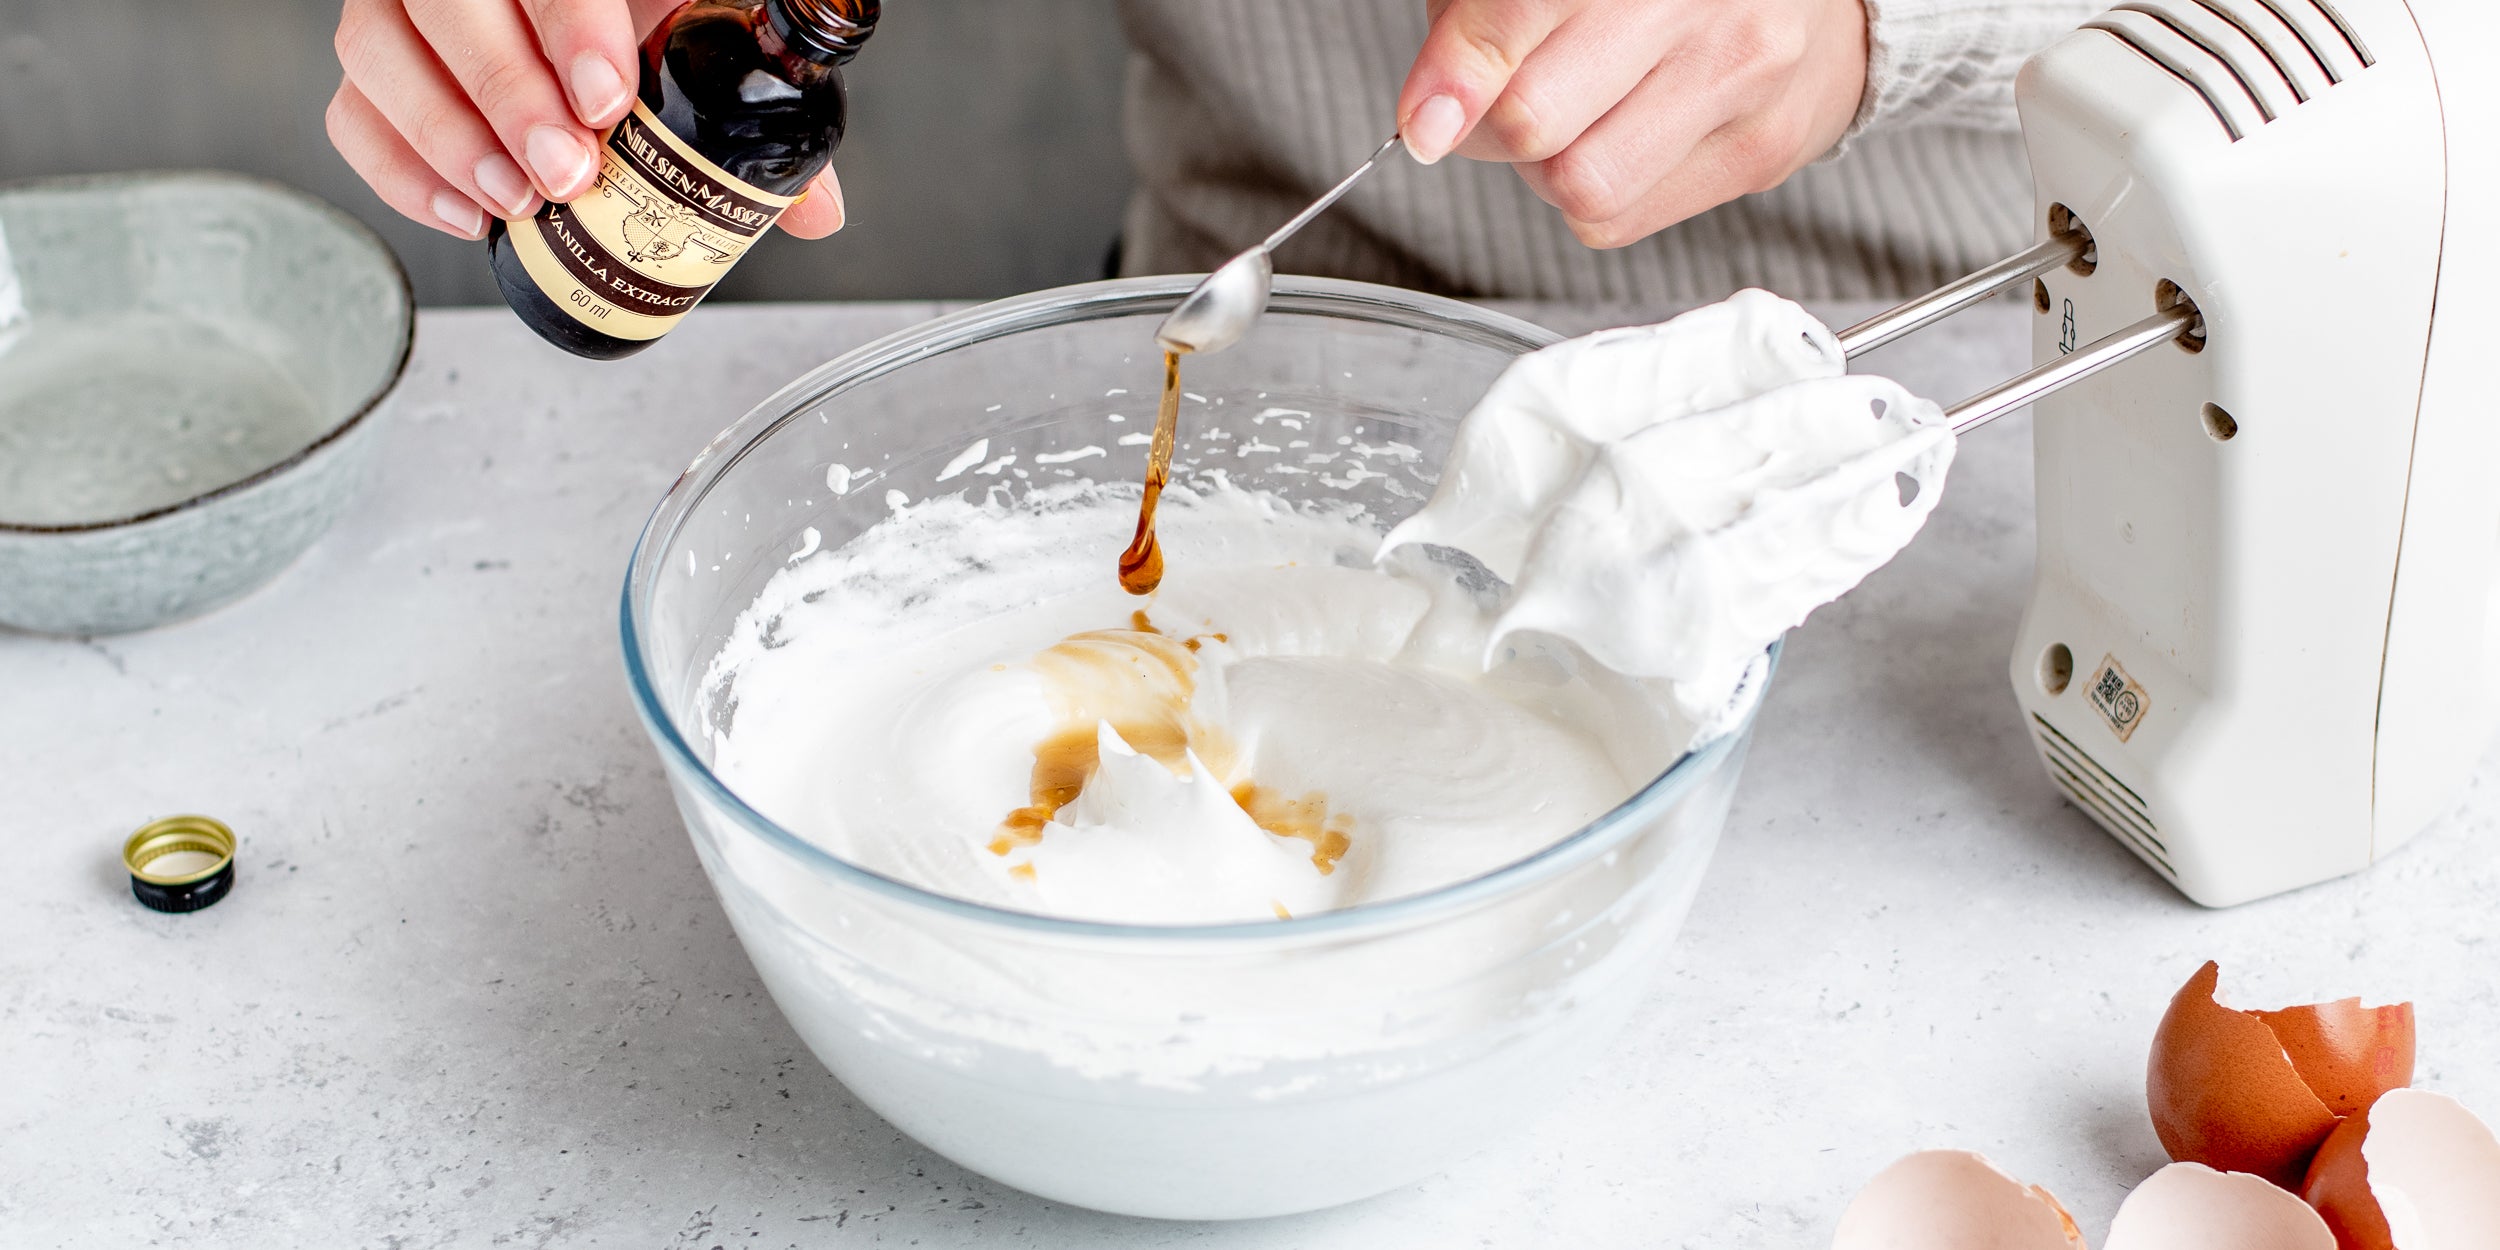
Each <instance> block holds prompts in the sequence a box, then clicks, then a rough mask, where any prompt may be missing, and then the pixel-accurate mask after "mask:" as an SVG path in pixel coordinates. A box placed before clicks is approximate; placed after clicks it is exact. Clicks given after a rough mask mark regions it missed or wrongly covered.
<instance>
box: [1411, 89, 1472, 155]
mask: <svg viewBox="0 0 2500 1250" xmlns="http://www.w3.org/2000/svg"><path fill="white" fill-rule="evenodd" d="M1466 124H1467V110H1466V109H1464V108H1461V107H1459V103H1458V99H1457V97H1455V96H1446V95H1437V96H1434V97H1432V98H1431V99H1429V100H1426V101H1424V102H1423V103H1421V104H1418V105H1416V106H1415V112H1414V113H1413V114H1412V115H1411V116H1409V117H1408V118H1407V119H1406V124H1405V125H1404V126H1402V127H1399V129H1398V133H1399V135H1400V136H1402V137H1403V138H1405V140H1406V151H1407V153H1408V155H1411V156H1413V157H1414V158H1415V159H1416V160H1417V161H1419V162H1421V163H1423V164H1426V165H1429V164H1431V163H1433V162H1434V161H1437V160H1440V159H1441V158H1442V157H1444V156H1448V155H1449V154H1450V149H1451V148H1453V147H1456V146H1457V145H1458V128H1459V127H1461V126H1464V125H1466Z"/></svg>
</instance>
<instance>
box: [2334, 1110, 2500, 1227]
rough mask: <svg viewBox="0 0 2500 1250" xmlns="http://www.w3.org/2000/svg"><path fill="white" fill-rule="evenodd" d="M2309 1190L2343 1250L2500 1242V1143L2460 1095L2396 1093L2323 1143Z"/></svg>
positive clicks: (2352, 1120)
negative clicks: (2456, 1097) (2462, 1101)
mask: <svg viewBox="0 0 2500 1250" xmlns="http://www.w3.org/2000/svg"><path fill="white" fill-rule="evenodd" d="M2301 1196H2302V1197H2303V1198H2306V1199H2308V1200H2309V1204H2310V1205H2311V1206H2313V1207H2316V1208H2317V1209H2318V1214H2319V1215H2321V1216H2323V1217H2324V1218H2325V1222H2326V1224H2327V1225H2328V1226H2329V1227H2330V1228H2332V1229H2333V1230H2334V1234H2335V1237H2336V1240H2337V1243H2338V1244H2339V1245H2341V1246H2342V1247H2343V1248H2344V1250H2469V1248H2471V1250H2479V1248H2481V1247H2487V1246H2493V1245H2500V1140H2495V1139H2494V1138H2493V1136H2492V1132H2491V1129H2490V1127H2489V1126H2488V1125H2486V1124H2484V1123H2483V1122H2482V1121H2481V1120H2480V1119H2477V1118H2476V1117H2475V1115H2474V1113H2473V1112H2471V1111H2468V1110H2466V1109H2465V1107H2464V1106H2463V1105H2462V1104H2460V1103H2458V1102H2457V1101H2456V1100H2455V1099H2453V1098H2449V1097H2447V1096H2445V1095H2442V1094H2433V1093H2427V1092H2425V1091H2422V1090H2416V1089H2397V1090H2389V1091H2388V1092H2387V1093H2386V1094H2385V1095H2384V1096H2382V1097H2381V1098H2380V1099H2379V1100H2378V1102H2377V1103H2376V1104H2374V1105H2373V1106H2371V1107H2370V1108H2369V1110H2368V1111H2367V1112H2366V1113H2363V1114H2357V1115H2354V1116H2352V1117H2351V1118H2349V1119H2347V1120H2345V1121H2344V1123H2343V1124H2342V1125H2340V1126H2338V1127H2337V1128H2336V1130H2335V1132H2334V1133H2333V1134H2332V1135H2330V1136H2329V1137H2328V1138H2327V1140H2326V1144H2325V1145H2323V1146H2320V1147H2319V1148H2318V1155H2317V1158H2316V1159H2315V1160H2314V1161H2312V1162H2311V1163H2310V1165H2309V1176H2308V1179H2307V1180H2306V1181H2305V1182H2304V1183H2303V1184H2302V1185H2301Z"/></svg>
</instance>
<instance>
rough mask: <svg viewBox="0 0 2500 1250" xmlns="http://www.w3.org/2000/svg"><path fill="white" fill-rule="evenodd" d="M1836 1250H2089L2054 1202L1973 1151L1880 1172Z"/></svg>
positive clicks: (1848, 1218)
mask: <svg viewBox="0 0 2500 1250" xmlns="http://www.w3.org/2000/svg"><path fill="white" fill-rule="evenodd" d="M1832 1250H2085V1248H2084V1243H2083V1230H2081V1229H2079V1228H2077V1227H2076V1226H2075V1221H2074V1217H2073V1216H2070V1215H2068V1214H2066V1208H2065V1207H2063V1206H2061V1205H2059V1203H2058V1201H2057V1199H2056V1197H2055V1196H2054V1195H2052V1194H2050V1193H2049V1191H2047V1190H2045V1189H2042V1188H2040V1187H2039V1186H2037V1185H2025V1184H2024V1183H2022V1182H2021V1181H2019V1180H2016V1179H2014V1178H2013V1177H2012V1176H2009V1175H2007V1174H2006V1173H2005V1171H2004V1170H2003V1169H2002V1168H1999V1167H1998V1166H1997V1165H1995V1164H1993V1163H1990V1162H1989V1161H1988V1160H1987V1159H1986V1158H1984V1157H1982V1156H1980V1155H1976V1154H1972V1153H1971V1152H1970V1151H1967V1150H1922V1151H1920V1152H1918V1153H1917V1154H1913V1155H1907V1156H1904V1157H1903V1158H1901V1159H1900V1160H1898V1161H1897V1162H1895V1163H1894V1164H1893V1165H1892V1166H1891V1167H1888V1168H1885V1169H1884V1170H1883V1171H1881V1172H1879V1173H1876V1175H1875V1179H1873V1180H1871V1181H1868V1182H1867V1183H1866V1188H1864V1189H1862V1190H1859V1191H1858V1196H1857V1197H1856V1198H1854V1199H1851V1200H1850V1202H1849V1209H1848V1210H1847V1211H1844V1212H1842V1213H1841V1216H1840V1227H1839V1229H1838V1230H1837V1231H1835V1232H1834V1233H1833V1234H1832Z"/></svg>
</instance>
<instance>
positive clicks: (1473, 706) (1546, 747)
mask: <svg viewBox="0 0 2500 1250" xmlns="http://www.w3.org/2000/svg"><path fill="white" fill-rule="evenodd" d="M1843 365H1844V358H1843V355H1842V353H1841V351H1840V349H1839V346H1838V344H1837V343H1836V342H1835V341H1834V340H1833V338H1832V336H1831V334H1830V332H1829V331H1828V330H1827V329H1825V328H1824V327H1823V326H1822V324H1821V323H1820V322H1818V321H1816V320H1815V319H1814V318H1813V317H1811V316H1809V315H1808V314H1806V313H1805V312H1804V311H1803V310H1802V309H1800V308H1798V307H1797V306H1796V305H1794V304H1791V303H1789V302H1787V301H1785V300H1781V299H1778V298H1777V297H1774V296H1770V295H1767V294H1765V293H1762V292H1746V293H1744V294H1741V295H1739V296H1738V297H1736V298H1735V299H1733V300H1730V301H1728V302H1726V303H1724V304H1720V305H1714V306H1712V307H1709V308H1705V309H1701V310H1699V311H1697V312H1694V313H1691V314H1687V315H1686V316H1684V317H1681V318H1678V319H1677V320H1675V321H1672V322H1669V323H1667V324H1665V325H1662V326H1654V327H1641V328H1637V329H1631V330H1620V331H1608V332H1604V333H1601V334H1598V335H1593V336H1589V337H1587V338H1583V339H1576V340H1571V341H1568V342H1564V343H1560V344H1556V345H1555V346H1553V347H1549V348H1546V349H1543V350H1541V351H1538V352H1534V353H1531V354H1530V355H1528V356H1525V357H1523V358H1521V360H1520V361H1519V362H1518V363H1516V364H1515V365H1513V366H1512V368H1511V369H1510V370H1509V371H1508V372H1506V373H1505V374H1504V375H1503V376H1502V378H1501V379H1500V380H1499V381H1498V382H1496V383H1495V384H1494V386H1493V388H1492V389H1491V390H1490V391H1489V392H1488V393H1487V395H1486V396H1485V398H1484V400H1483V401H1482V402H1481V403H1480V404H1478V405H1477V406H1476V408H1475V409H1474V410H1473V411H1472V412H1471V413H1470V415H1469V416H1468V417H1467V419H1466V421H1465V422H1464V423H1463V424H1462V425H1461V426H1460V429H1459V432H1458V438H1457V441H1456V444H1455V446H1454V447H1453V450H1452V452H1451V454H1450V457H1449V460H1448V462H1447V463H1446V464H1445V465H1444V466H1443V471H1442V474H1441V478H1440V481H1439V485H1438V487H1437V489H1436V491H1435V493H1434V495H1433V497H1432V498H1431V500H1430V501H1428V502H1427V503H1426V504H1425V506H1424V507H1423V508H1422V509H1421V510H1419V511H1417V512H1416V513H1414V514H1413V515H1412V516H1410V517H1408V518H1406V519H1405V520H1404V522H1403V523H1402V524H1401V525H1399V526H1398V527H1397V528H1396V529H1395V530H1394V531H1391V532H1390V533H1388V534H1387V537H1386V541H1385V542H1384V541H1383V536H1382V529H1383V527H1382V524H1381V521H1380V518H1376V517H1374V516H1372V515H1370V514H1368V513H1367V512H1366V511H1365V510H1364V509H1362V508H1361V507H1358V506H1353V505H1351V504H1348V505H1343V506H1331V505H1328V504H1325V503H1319V502H1312V501H1303V502H1300V503H1295V502H1289V501H1287V500H1285V499H1283V498H1281V497H1279V496H1277V495H1274V494H1270V493H1265V492H1261V491H1255V490H1249V489H1244V488H1242V487H1239V486H1236V485H1234V484H1233V483H1232V482H1231V480H1230V479H1229V478H1228V477H1227V476H1226V475H1225V474H1224V473H1223V471H1222V470H1221V469H1220V468H1219V469H1214V470H1211V471H1205V470H1202V471H1200V472H1198V473H1197V474H1195V475H1194V477H1192V478H1190V479H1188V480H1185V481H1183V482H1176V483H1175V484H1174V486H1173V488H1172V491H1171V494H1170V495H1169V496H1168V497H1167V501H1166V502H1167V505H1168V506H1167V507H1166V509H1165V511H1164V514H1163V515H1164V520H1163V542H1164V545H1165V548H1166V550H1167V552H1168V555H1167V562H1168V563H1167V567H1168V569H1169V572H1168V574H1167V575H1166V577H1165V579H1164V581H1163V583H1162V585H1161V587H1160V588H1159V589H1158V590H1156V591H1155V592H1154V593H1153V594H1152V595H1149V596H1145V597H1132V596H1131V595H1130V594H1128V593H1127V592H1126V591H1125V590H1123V588H1122V585H1121V582H1120V580H1119V579H1118V578H1117V577H1115V576H1114V575H1113V567H1112V564H1113V557H1114V555H1115V554H1116V553H1118V552H1119V551H1120V550H1121V548H1122V545H1123V543H1124V542H1125V541H1126V539H1127V537H1128V531H1129V527H1130V525H1131V523H1132V521H1133V519H1134V518H1135V516H1136V511H1137V503H1136V499H1137V495H1136V491H1135V488H1134V487H1133V486H1131V485H1130V484H1127V483H1098V482H1091V481H1085V480H1081V479H1078V480H1067V481H1063V482H1059V483H1056V484H1050V485H1034V486H1031V487H1029V488H1026V489H1023V490H1021V491H1011V490H1008V489H1005V488H1004V484H1003V481H1001V479H999V478H998V477H997V476H996V474H997V468H998V465H997V464H996V463H993V464H991V465H985V466H983V467H982V468H981V469H978V470H974V473H975V475H976V476H977V475H980V474H988V475H989V477H988V478H987V480H986V481H985V482H984V484H983V485H980V486H974V487H968V488H966V489H963V490H961V491H959V492H957V493H954V494H942V495H935V496H932V497H930V498H927V499H924V500H921V501H919V502H916V503H914V502H910V501H908V500H902V499H899V498H898V499H895V500H892V501H891V503H892V513H891V515H890V516H889V518H888V519H887V520H885V521H884V522H882V523H880V524H878V525H875V526H874V527H872V528H870V529H869V530H868V531H867V532H866V533H863V534H861V535H859V536H858V537H857V538H855V539H853V540H852V541H850V542H848V543H844V544H841V545H840V546H838V547H836V548H834V549H831V550H813V549H812V544H810V545H809V548H810V549H808V550H805V552H804V554H803V556H802V557H798V558H794V561H793V563H792V564H791V565H790V567H788V568H786V569H784V570H783V571H782V572H780V573H779V574H778V575H776V576H775V577H773V578H772V580H771V581H770V582H769V583H768V584H767V585H766V586H765V587H764V589H763V591H762V593H761V594H759V595H758V596H757V597H756V599H755V600H754V602H753V603H752V604H750V605H749V606H748V607H747V608H746V610H745V611H744V612H743V613H742V614H741V615H740V617H739V619H738V621H737V624H736V626H735V627H734V629H733V631H732V634H731V637H730V639H729V641H728V642H727V644H726V645H724V646H723V647H722V649H721V650H720V652H719V653H718V654H717V655H716V656H715V657H714V658H713V660H712V662H711V666H710V669H709V671H708V673H707V675H706V680H705V685H706V687H707V688H708V689H711V690H713V691H715V692H716V694H717V695H718V696H719V697H717V698H716V699H715V700H714V703H715V704H716V705H717V706H719V707H721V708H723V709H724V711H723V713H722V714H721V715H720V716H719V717H718V718H717V720H716V722H715V723H712V724H710V725H708V726H707V728H708V730H709V732H710V736H711V738H712V746H713V752H714V756H713V768H714V771H715V772H716V773H717V775H718V776H719V777H720V778H721V780H722V781H723V782H725V783H726V784H727V785H728V786H729V787H730V788H731V789H733V790H734V791H736V792H737V793H738V794H739V795H740V796H741V797H743V798H744V799H746V800H747V802H749V803H750V804H752V805H753V806H754V807H755V808H756V809H757V810H758V811H760V812H762V813H764V814H765V815H766V816H768V817H770V818H771V819H773V820H774V821H775V822H777V823H779V824H781V825H782V826H784V827H785V828H788V829H790V830H792V831H793V832H795V833H797V834H798V835H800V836H801V837H803V838H806V839H808V840H809V841H811V842H814V843H815V844H816V845H818V846H820V847H822V848H823V849H825V850H827V851H829V852H831V853H833V854H835V855H837V856H839V857H841V858H842V859H845V860H848V861H850V862H851V863H854V864H856V865H859V866H861V867H864V868H868V869H870V870H872V871H875V872H878V873H881V874H883V875H886V876H889V877H892V878H895V879H898V880H901V881H905V882H909V883H912V884H914V885H918V886H920V887H922V888H925V889H930V890H934V891H937V892H940V893H944V894H947V895H951V896H953V897H956V898H959V899H964V900H969V901H972V902H977V903H982V904H987V905H990V906H994V907H999V908H1003V909H1007V910H1013V911H1024V912H1033V913H1040V914H1045V915H1051V916H1058V917H1065V918H1072V919H1083V920H1096V921H1108V922H1114V923H1129V924H1205V923H1214V922H1223V921H1239V920H1257V919H1266V918H1290V917H1293V916H1300V915H1307V914H1312V913H1316V912H1324V911H1333V910H1337V909H1340V908H1345V907H1350V906H1354V905H1357V904H1361V903H1366V902H1372V901H1377V900H1385V899H1393V898H1399V897H1405V896H1409V895H1414V894H1419V893H1423V892H1426V891H1430V890H1434V889H1437V888H1439V887H1442V886H1446V885H1450V884H1453V883H1456V882H1460V881H1464V880H1467V879H1469V878H1472V877H1476V876H1479V875H1482V874H1484V873H1487V872H1490V871H1493V870H1495V869H1497V868H1500V867H1501V866H1503V865H1505V864H1509V863H1513V862H1515V861H1518V860H1520V859H1523V858H1525V857H1527V856H1529V855H1531V854H1533V853H1535V852H1536V851H1538V850H1539V849H1541V848H1543V847H1545V846H1547V845H1549V844H1551V843H1553V842H1555V841H1557V840H1559V839H1561V838H1563V837H1565V836H1567V835H1569V834H1570V833H1572V832H1573V831H1575V830H1577V829H1580V828H1582V827H1583V826H1586V825H1587V824H1589V823H1590V822H1591V821H1592V820H1595V819H1596V818H1597V817H1599V816H1600V815H1602V814H1603V813H1605V812H1607V811H1608V810H1609V809H1611V808H1613V807H1615V806H1616V805H1617V804H1619V803H1621V802H1623V801H1624V800H1625V799H1626V798H1627V797H1629V796H1630V795H1632V794H1633V793H1634V792H1635V791H1637V790H1639V789H1640V788H1641V787H1642V786H1643V785H1645V784H1647V783H1648V781H1649V780H1650V779H1651V778H1653V777H1656V776H1658V775H1659V774H1660V773H1662V772H1663V771H1665V770H1666V769H1667V767H1668V766H1669V765H1670V764H1672V763H1673V762H1674V761H1675V760H1676V759H1677V758H1678V757H1679V756H1681V755H1682V754H1683V753H1684V752H1685V751H1687V750H1688V749H1690V748H1691V747H1692V746H1693V745H1694V744H1695V743H1696V742H1698V741H1701V740H1704V739H1706V738H1708V737H1710V736H1711V735H1713V734H1715V733H1717V732H1720V731H1722V730H1723V729H1725V728H1726V727H1727V726H1729V725H1731V724H1733V723H1735V722H1737V721H1738V720H1740V719H1741V718H1742V716H1743V714H1744V713H1745V712H1746V711H1747V710H1748V709H1749V707H1750V702H1751V700H1752V699H1753V698H1754V697H1756V696H1757V694H1758V692H1759V689H1760V686H1761V678H1762V676H1763V669H1764V665H1765V663H1766V658H1765V655H1764V651H1765V649H1766V648H1767V647H1768V646H1769V645H1770V643H1771V642H1772V641H1773V640H1774V639H1776V638H1777V636H1778V635H1779V634H1780V633H1781V632H1783V631H1784V630H1786V629H1787V628H1789V627H1790V626H1793V625H1794V624H1796V623H1797V622H1798V621H1799V620H1800V619H1802V618H1803V617H1804V615H1805V614H1806V613H1807V612H1808V611H1811V610H1812V609H1813V608H1814V607H1815V606H1817V605H1818V604H1820V603H1823V602H1825V601H1828V600H1829V599H1831V598H1833V597H1835V596H1836V595H1838V594H1840V593H1842V592H1844V591H1846V590H1847V589H1849V588H1850V587H1851V586H1854V585H1855V584H1856V583H1857V581H1858V580H1859V579H1860V578H1862V577H1864V576H1865V575H1866V573H1868V572H1870V571H1871V570H1872V569H1874V568H1875V567H1877V566H1879V565H1881V564H1882V563H1883V562H1884V561H1886V560H1888V559H1890V558H1891V556H1892V554H1893V553H1894V552H1896V551H1898V550H1899V549H1900V547H1901V546H1902V545H1903V544H1905V543H1906V542H1907V541H1908V540H1909V539H1910V537H1912V536H1913V535H1914V534H1915V533H1916V532H1917V530H1918V528H1919V526H1920V524H1921V523H1922V522H1923V521H1924V519H1925V517H1926V515H1927V513H1928V512H1929V511H1930V510H1931V509H1932V508H1933V507H1934V506H1935V502H1936V499H1937V497H1938V495H1939V494H1940V493H1941V489H1940V488H1941V486H1942V482H1943V476H1944V472H1945V469H1946V466H1947V465H1948V464H1949V462H1950V459H1951V453H1952V438H1951V435H1950V433H1949V432H1948V431H1947V430H1946V429H1945V428H1944V427H1943V426H1942V425H1941V423H1940V422H1939V421H1938V420H1937V418H1938V416H1939V415H1940V414H1938V413H1937V411H1936V410H1935V408H1934V406H1933V405H1932V404H1929V403H1927V402H1926V401H1924V400H1921V399H1918V398H1916V397H1914V396H1911V395H1909V394H1908V393H1906V392H1904V391H1902V390H1901V389H1900V388H1899V387H1898V386H1895V385H1894V384H1892V383H1890V382H1888V381H1885V380H1883V379H1880V378H1866V377H1847V376H1843V374H1842V368H1843ZM985 449H986V440H985V441H984V443H983V444H982V445H981V447H980V448H979V449H968V454H967V455H966V456H965V457H962V458H961V465H962V467H961V468H954V469H950V474H960V473H961V472H962V471H963V469H964V468H970V467H971V465H972V464H973V463H974V462H977V461H980V460H981V459H982V457H983V456H984V455H985V454H986V450H985ZM1271 450H1273V449H1271ZM1896 475H1901V476H1906V477H1908V478H1910V479H1912V480H1913V481H1915V482H1916V483H1918V485H1919V489H1918V490H1917V491H1916V492H1915V494H1914V495H1912V496H1911V497H1909V498H1906V499H1905V498H1903V497H1902V496H1901V495H1900V494H1898V493H1897V490H1896V484H1895V479H1896ZM945 476H948V475H946V474H942V475H941V477H945ZM990 483H999V484H998V485H995V486H993V485H991V484H990Z"/></svg>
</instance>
